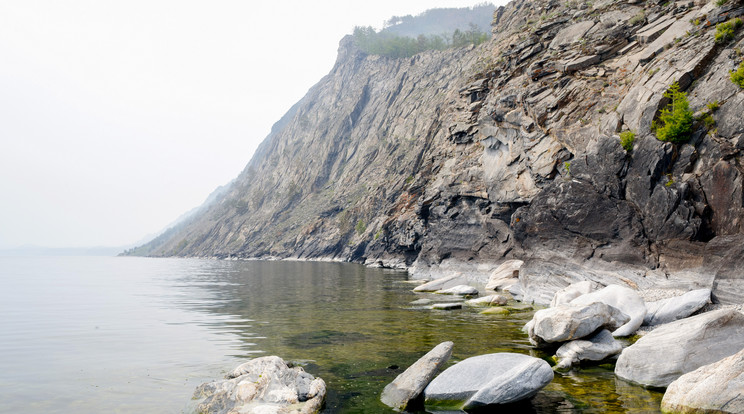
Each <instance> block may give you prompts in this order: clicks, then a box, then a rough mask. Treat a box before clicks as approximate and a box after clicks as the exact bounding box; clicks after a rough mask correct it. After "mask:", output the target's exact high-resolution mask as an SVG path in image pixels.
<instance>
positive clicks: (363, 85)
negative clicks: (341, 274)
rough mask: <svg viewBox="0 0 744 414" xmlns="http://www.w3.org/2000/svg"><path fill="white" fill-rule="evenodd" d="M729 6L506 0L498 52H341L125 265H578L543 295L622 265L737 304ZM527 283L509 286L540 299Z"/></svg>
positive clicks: (737, 111) (736, 105) (739, 196)
mask: <svg viewBox="0 0 744 414" xmlns="http://www.w3.org/2000/svg"><path fill="white" fill-rule="evenodd" d="M740 5H741V2H740V1H739V2H736V1H730V2H728V3H727V4H725V5H724V6H722V7H717V6H716V5H715V3H714V2H713V3H710V2H709V3H706V4H704V5H703V4H688V3H685V4H684V5H682V4H675V5H673V6H670V7H663V6H662V5H659V4H655V3H640V4H634V5H630V4H626V3H623V2H608V1H605V2H595V3H594V4H593V5H592V6H587V7H584V6H581V7H583V8H578V7H579V6H578V5H575V4H573V3H571V2H569V3H565V2H555V1H537V2H534V1H532V2H527V1H525V0H516V1H513V2H511V3H509V4H508V5H507V6H505V7H502V8H499V9H498V10H497V12H496V13H495V15H494V20H493V38H492V39H491V41H489V42H486V43H484V44H481V45H479V46H477V47H466V48H460V49H456V50H447V51H430V52H423V53H420V54H418V55H415V56H413V57H410V58H401V59H392V58H386V57H381V56H372V55H367V54H365V53H363V52H361V51H360V50H359V49H358V48H357V47H356V46H355V44H354V41H353V39H352V38H351V37H346V38H344V39H343V40H342V41H341V43H340V47H339V53H338V59H337V61H336V64H335V66H334V67H333V69H332V70H331V72H330V73H329V74H328V75H327V76H326V77H324V78H323V79H321V80H320V81H319V82H318V84H317V85H315V86H314V87H313V88H311V89H310V90H309V91H308V93H307V95H306V96H305V97H304V98H303V99H301V100H300V101H299V102H298V103H297V104H296V105H295V106H293V107H292V108H291V109H290V110H289V112H287V114H286V115H285V116H284V117H283V118H282V119H281V120H279V121H278V122H277V123H276V124H275V126H274V128H273V130H272V132H271V134H270V135H269V136H268V137H267V138H266V140H265V141H264V142H263V144H262V145H261V146H260V148H259V149H258V151H257V152H256V154H255V155H254V156H253V158H252V159H251V160H250V162H249V163H248V165H247V166H246V168H245V170H244V171H243V172H242V173H241V174H240V176H239V177H237V178H236V179H235V180H234V182H232V183H231V184H230V185H229V186H228V187H227V188H226V189H224V191H222V192H221V193H220V194H217V195H216V196H215V197H214V199H213V200H211V202H210V203H209V204H208V205H205V206H204V207H203V208H202V209H201V210H200V211H199V212H198V213H197V214H196V215H194V216H192V217H191V218H190V219H188V220H187V221H186V222H184V223H182V224H181V225H179V226H177V227H176V228H174V229H172V230H170V231H169V232H167V233H166V234H164V235H163V236H161V237H159V238H158V239H156V240H154V241H153V242H151V243H150V244H148V245H146V246H143V247H142V248H140V249H138V250H136V252H137V253H139V254H147V255H153V256H199V257H219V258H231V257H236V258H248V257H262V258H269V257H274V258H287V257H293V258H309V259H332V260H346V261H355V262H361V263H367V264H370V265H380V266H389V267H399V268H409V269H410V270H411V272H412V273H415V274H417V275H419V276H421V277H425V278H436V277H440V276H446V275H447V274H448V273H452V271H453V269H457V271H458V272H460V273H461V274H462V276H463V277H464V278H465V279H468V280H473V279H477V280H480V281H485V280H487V278H488V276H489V275H490V274H491V273H492V272H493V271H494V270H495V269H496V268H497V266H498V265H499V264H500V263H501V262H503V261H504V260H507V259H520V260H524V261H525V269H526V274H529V270H530V269H534V268H535V266H539V265H535V262H550V263H553V264H559V265H560V267H562V268H563V269H566V268H574V267H575V266H577V265H578V266H583V265H586V264H587V262H588V263H590V265H589V266H585V267H584V269H587V270H586V271H584V270H572V271H571V272H572V273H571V274H572V275H576V277H573V276H572V277H571V278H565V277H564V278H561V276H560V274H565V272H556V273H555V274H556V275H558V277H559V278H558V279H557V280H556V281H554V282H550V283H549V284H550V285H551V286H552V287H551V291H545V292H541V293H540V297H542V296H545V297H547V298H548V300H549V299H550V298H551V297H552V294H553V293H554V292H555V291H556V290H558V289H561V288H563V287H565V286H568V285H570V284H571V283H574V282H578V281H581V280H587V279H592V277H589V276H588V275H590V274H595V275H596V274H601V275H603V274H617V272H616V270H617V269H622V271H623V272H625V273H623V274H622V275H621V276H613V277H614V279H612V277H608V278H609V279H607V278H606V280H605V279H603V283H604V284H609V283H618V282H622V283H625V284H626V285H628V286H631V287H634V286H638V287H643V286H644V285H645V284H650V285H654V284H658V283H665V282H666V281H672V282H674V283H677V284H681V285H682V287H684V288H690V289H693V288H703V287H707V288H711V289H712V297H713V299H714V301H721V302H724V303H735V302H737V301H738V303H741V301H742V298H744V290H743V289H744V288H742V285H744V284H742V283H740V282H741V278H742V275H741V272H737V271H736V269H741V268H742V267H744V262H742V260H744V259H742V257H744V255H741V254H735V253H736V252H733V253H732V251H733V250H736V249H741V245H742V244H741V237H743V236H742V233H743V232H744V224H743V223H744V195H743V194H744V193H743V192H742V179H743V177H744V175H743V173H742V170H741V168H740V165H741V157H742V150H743V149H744V128H743V127H742V117H741V116H740V115H741V114H742V113H744V91H743V90H742V89H741V88H739V87H738V86H737V85H735V84H734V83H732V82H731V81H730V80H729V71H730V70H731V69H734V68H735V67H736V65H737V64H738V60H737V59H738V58H737V54H736V52H735V50H736V48H739V49H741V48H742V47H744V40H741V39H740V40H738V41H731V42H729V43H726V44H718V45H717V44H716V43H715V41H714V36H715V31H716V29H715V26H716V23H719V22H722V21H725V20H728V19H730V18H733V17H735V15H736V14H737V13H740V10H741V8H740ZM297 70H302V65H301V62H298V66H297ZM674 82H677V83H679V85H680V87H681V89H682V90H684V91H686V92H687V97H688V100H689V103H690V108H691V110H692V111H694V112H696V113H697V114H698V117H697V118H696V119H698V121H696V122H695V123H694V125H693V131H692V133H691V134H690V137H689V140H688V141H687V142H686V143H683V144H672V143H669V142H661V141H659V140H657V139H656V138H655V136H654V133H653V131H652V124H653V122H654V120H655V119H657V117H658V114H659V111H660V109H662V108H663V107H664V106H665V105H666V104H667V102H668V99H666V98H664V96H663V95H664V92H665V91H666V90H667V89H668V88H669V87H670V85H671V84H672V83H674ZM714 101H717V102H718V109H717V110H716V111H715V112H713V110H712V109H709V108H708V104H709V103H712V102H714ZM705 113H710V115H711V116H712V118H713V120H714V121H715V124H714V125H712V126H711V124H710V123H708V124H707V125H706V123H705V122H703V121H702V119H703V115H704V114H705ZM624 130H631V131H633V132H634V133H635V140H634V143H633V144H632V145H631V146H632V149H631V150H629V151H628V150H626V149H624V148H623V147H622V146H621V144H620V139H619V137H618V133H619V132H620V131H624ZM689 275H696V276H689ZM602 277H604V276H602ZM521 279H522V275H520V283H521ZM593 280H597V279H593ZM525 283H527V285H529V281H526V282H525ZM527 285H524V284H523V285H521V286H518V287H517V288H516V290H517V291H519V289H521V293H522V294H524V295H526V296H527V297H531V296H532V297H534V296H535V295H533V293H532V292H531V291H530V290H529V288H528V287H527ZM536 300H541V299H539V298H538V299H536Z"/></svg>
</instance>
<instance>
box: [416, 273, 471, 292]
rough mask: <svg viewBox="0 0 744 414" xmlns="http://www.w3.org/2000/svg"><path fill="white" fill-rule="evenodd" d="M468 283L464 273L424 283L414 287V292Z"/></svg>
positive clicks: (433, 290)
mask: <svg viewBox="0 0 744 414" xmlns="http://www.w3.org/2000/svg"><path fill="white" fill-rule="evenodd" d="M465 283H467V279H466V278H465V277H463V276H462V275H452V276H445V277H442V278H439V279H435V280H432V281H430V282H426V283H424V284H423V285H420V286H416V287H415V288H413V291H414V292H436V291H437V290H443V289H449V288H451V287H454V286H457V285H462V284H465Z"/></svg>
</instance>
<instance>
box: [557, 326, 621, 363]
mask: <svg viewBox="0 0 744 414" xmlns="http://www.w3.org/2000/svg"><path fill="white" fill-rule="evenodd" d="M622 350H623V346H622V344H620V342H618V341H617V340H615V338H613V336H612V334H611V333H610V331H608V330H607V329H602V330H601V331H599V332H597V333H596V334H594V335H592V336H589V337H586V338H585V339H576V340H573V341H571V342H566V343H565V344H563V345H561V347H560V348H558V350H557V351H556V352H555V356H557V357H558V359H559V360H560V361H559V362H558V364H557V365H556V366H555V367H556V369H559V370H564V369H569V368H571V367H572V366H573V365H577V364H579V363H580V362H581V361H601V360H603V359H607V358H609V357H611V356H612V355H617V354H619V353H620V352H621V351H622Z"/></svg>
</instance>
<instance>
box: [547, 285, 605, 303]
mask: <svg viewBox="0 0 744 414" xmlns="http://www.w3.org/2000/svg"><path fill="white" fill-rule="evenodd" d="M601 287H602V286H601V285H600V284H599V283H597V282H593V281H591V280H583V281H581V282H576V283H572V284H570V285H569V286H566V287H565V288H563V289H561V290H559V291H557V292H555V296H553V300H552V301H550V307H551V308H554V307H556V306H558V305H565V304H567V303H569V302H571V301H572V300H574V299H576V298H578V297H579V296H581V295H586V294H587V293H591V292H594V291H595V290H598V289H599V288H601Z"/></svg>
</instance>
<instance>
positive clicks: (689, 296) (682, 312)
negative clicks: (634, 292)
mask: <svg viewBox="0 0 744 414" xmlns="http://www.w3.org/2000/svg"><path fill="white" fill-rule="evenodd" d="M710 292H711V291H710V289H697V290H693V291H690V292H687V293H685V294H684V295H682V296H677V297H673V298H668V299H662V300H659V301H656V302H648V303H646V309H647V312H646V317H645V318H644V319H643V324H644V325H661V324H663V323H669V322H674V321H676V320H677V319H682V318H686V317H688V316H690V315H692V314H693V313H695V312H697V311H698V310H700V309H702V307H703V306H705V305H707V304H708V303H710Z"/></svg>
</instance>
